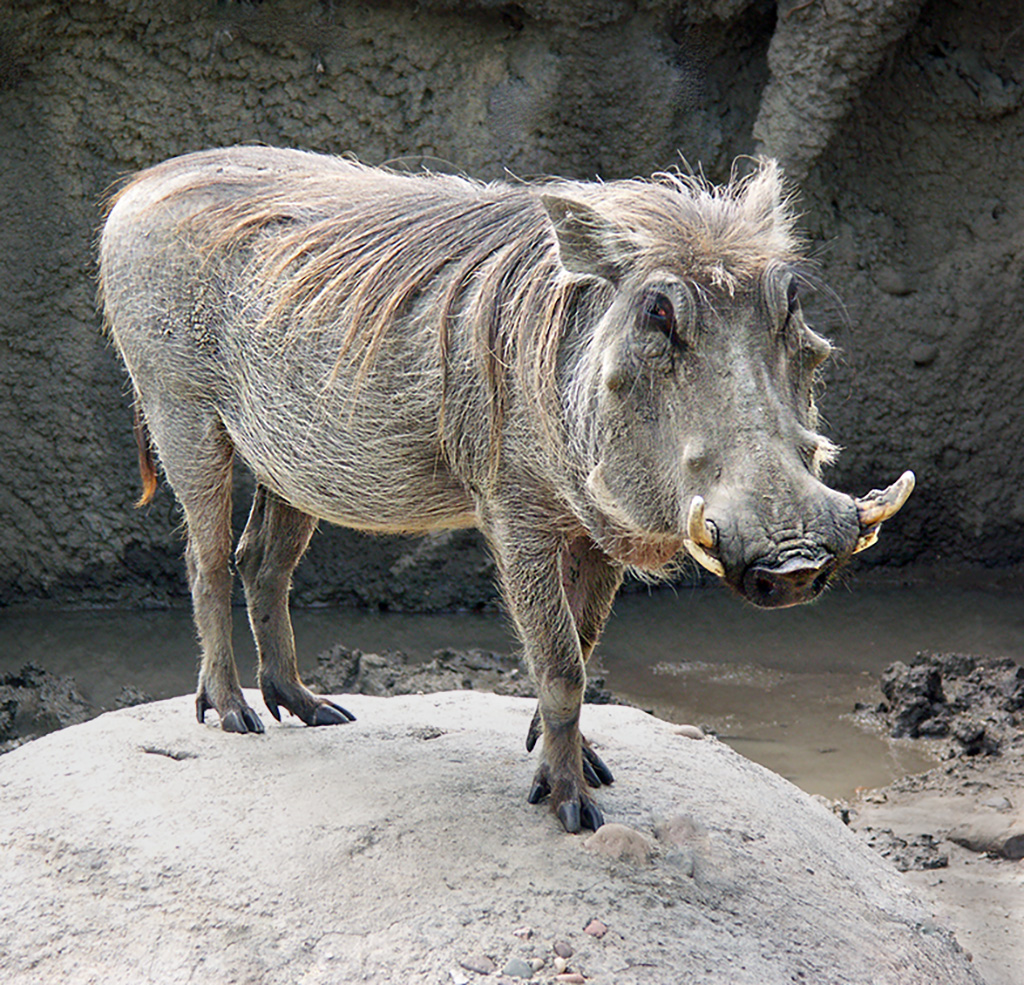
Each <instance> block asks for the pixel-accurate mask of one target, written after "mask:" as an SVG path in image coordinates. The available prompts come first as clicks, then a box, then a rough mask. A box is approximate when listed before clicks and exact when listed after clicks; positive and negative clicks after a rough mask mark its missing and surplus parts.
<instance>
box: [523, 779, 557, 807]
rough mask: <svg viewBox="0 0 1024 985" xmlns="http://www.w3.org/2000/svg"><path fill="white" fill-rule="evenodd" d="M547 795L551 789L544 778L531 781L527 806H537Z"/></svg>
mask: <svg viewBox="0 0 1024 985" xmlns="http://www.w3.org/2000/svg"><path fill="white" fill-rule="evenodd" d="M549 793H551V787H550V785H549V784H548V781H547V780H546V779H545V778H544V777H538V778H536V779H535V780H534V781H533V786H532V787H530V792H529V794H528V795H527V797H526V802H527V803H528V804H539V803H540V802H541V801H542V800H543V799H544V798H545V797H546V796H547V795H548V794H549Z"/></svg>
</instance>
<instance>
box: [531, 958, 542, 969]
mask: <svg viewBox="0 0 1024 985" xmlns="http://www.w3.org/2000/svg"><path fill="white" fill-rule="evenodd" d="M530 967H531V968H532V969H533V970H534V971H540V970H541V968H543V967H544V959H543V958H530Z"/></svg>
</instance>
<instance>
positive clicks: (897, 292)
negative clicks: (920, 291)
mask: <svg viewBox="0 0 1024 985" xmlns="http://www.w3.org/2000/svg"><path fill="white" fill-rule="evenodd" d="M875 283H876V284H877V285H878V289H879V290H881V291H885V293H886V294H892V295H893V296H894V297H897V298H903V297H906V296H907V295H908V294H913V293H914V291H915V290H917V288H915V287H914V285H913V284H912V283H911V282H910V280H909V279H908V278H907V277H906V276H905V275H904V274H901V273H900V272H899V271H898V270H893V269H892V268H891V267H885V268H883V269H882V270H879V271H878V272H877V273H876V274H875Z"/></svg>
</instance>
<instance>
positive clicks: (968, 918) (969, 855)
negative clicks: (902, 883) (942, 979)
mask: <svg viewBox="0 0 1024 985" xmlns="http://www.w3.org/2000/svg"><path fill="white" fill-rule="evenodd" d="M881 690H882V692H883V695H884V700H883V701H882V702H880V703H879V704H878V705H877V706H876V707H874V708H864V709H861V710H860V712H859V714H860V715H861V716H863V717H864V718H865V720H867V721H873V722H875V723H876V724H877V725H879V726H880V727H882V728H884V729H885V730H887V731H888V732H889V733H890V734H892V735H894V736H901V737H908V738H917V739H919V740H920V741H922V742H924V743H927V744H930V745H931V746H933V747H934V749H935V751H936V753H937V754H938V755H940V756H942V757H943V758H944V763H943V765H941V766H939V767H936V768H935V769H933V770H930V771H929V772H928V773H925V774H922V775H919V776H908V777H905V778H903V779H901V780H898V781H897V782H896V783H893V784H892V785H891V786H889V787H887V788H885V789H884V790H873V791H870V792H866V793H865V794H864V796H863V797H862V798H861V799H860V801H859V802H857V803H855V804H853V805H850V806H849V807H847V808H846V809H845V810H846V815H847V817H848V819H849V821H850V823H851V825H852V827H853V828H854V830H856V831H858V832H860V833H861V835H862V836H863V837H864V838H865V839H866V840H867V842H868V844H870V845H871V846H872V847H873V848H875V849H876V850H877V851H879V852H880V853H881V854H882V855H883V856H884V857H886V858H888V859H889V860H890V861H891V862H892V863H893V864H894V865H895V866H896V867H897V868H898V869H900V871H902V872H905V873H907V876H906V878H907V879H908V880H909V881H910V882H911V883H912V884H913V885H915V886H917V887H918V888H920V889H922V890H923V891H925V892H926V893H927V894H928V895H929V897H930V898H931V899H932V900H933V901H934V903H935V906H936V912H937V913H938V914H939V915H940V917H941V918H942V919H945V920H948V921H949V922H950V924H951V925H952V926H953V927H954V928H955V929H956V931H957V934H958V937H959V940H960V942H961V943H962V944H963V945H964V947H965V948H967V950H968V951H971V952H972V953H973V954H974V957H975V964H976V966H977V968H978V970H979V971H980V972H981V973H982V975H983V977H984V978H985V981H986V982H988V983H989V985H1017V983H1018V982H1020V980H1021V979H1020V970H1021V968H1024V943H1022V942H1021V938H1020V926H1021V922H1022V921H1024V861H1022V860H1024V795H1022V793H1021V791H1024V731H1022V729H1021V724H1022V714H1021V713H1022V710H1024V668H1022V667H1021V666H1020V665H1019V664H1017V663H1016V662H1015V661H1013V660H1009V659H990V658H983V657H975V656H971V655H968V654H958V653H941V654H939V653H921V654H918V656H917V657H916V659H914V660H913V661H912V662H911V663H910V664H909V665H908V664H904V663H902V662H898V663H895V664H893V665H891V666H890V667H888V668H887V669H886V671H885V673H884V674H883V675H882V679H881Z"/></svg>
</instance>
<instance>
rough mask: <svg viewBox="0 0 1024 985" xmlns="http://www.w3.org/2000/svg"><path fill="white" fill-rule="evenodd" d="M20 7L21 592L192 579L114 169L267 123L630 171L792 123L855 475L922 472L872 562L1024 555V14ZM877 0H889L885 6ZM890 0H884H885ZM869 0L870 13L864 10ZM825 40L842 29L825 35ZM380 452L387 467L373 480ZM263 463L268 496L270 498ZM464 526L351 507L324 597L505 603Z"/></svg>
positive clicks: (242, 483) (400, 157)
mask: <svg viewBox="0 0 1024 985" xmlns="http://www.w3.org/2000/svg"><path fill="white" fill-rule="evenodd" d="M8 7H9V14H8V16H7V17H6V18H5V19H4V23H3V25H2V26H0V169H2V173H3V175H4V184H3V187H4V191H3V207H4V222H3V223H2V224H0V293H2V295H3V297H4V299H5V303H4V306H3V310H2V311H0V353H2V356H0V358H2V361H3V365H4V374H3V378H2V379H0V459H2V461H3V463H4V477H3V482H2V484H0V523H2V525H3V529H4V531H5V534H4V537H3V543H2V544H0V604H3V603H4V602H10V601H17V600H20V599H25V598H52V599H59V600H64V601H71V602H110V601H112V600H119V601H122V602H160V601H163V600H166V599H167V598H169V597H175V596H181V595H184V594H185V589H184V576H183V571H184V565H183V564H182V563H181V561H180V554H181V550H182V543H181V540H180V534H179V532H178V530H179V524H180V516H179V514H178V511H177V509H176V507H175V506H174V504H173V501H172V499H171V497H170V495H169V493H168V491H167V490H166V489H162V490H161V491H160V493H158V499H157V501H156V503H155V504H154V505H153V506H152V507H151V508H150V509H148V510H146V511H134V510H132V508H131V504H132V501H133V500H134V498H135V496H136V494H137V478H136V476H135V466H134V458H135V456H134V449H133V445H132V437H131V429H130V421H131V414H130V408H129V400H128V396H127V393H126V388H125V381H124V378H123V375H122V371H121V370H120V368H119V367H118V365H117V362H116V360H115V357H114V355H113V353H112V352H111V351H110V350H109V349H108V347H107V345H106V343H105V341H104V340H103V338H102V335H101V333H100V331H99V324H98V319H97V316H96V312H95V306H94V262H93V243H94V237H95V232H96V229H97V227H98V224H99V222H100V218H101V205H100V203H101V201H102V199H103V196H104V192H105V190H107V189H108V188H109V187H110V185H111V183H112V182H114V181H115V180H116V179H118V178H119V177H120V176H123V175H125V174H127V173H130V172H132V171H134V170H137V169H139V168H141V167H144V166H146V165H150V164H153V163H154V162H156V161H159V160H161V159H163V158H166V157H169V156H171V155H174V154H177V153H181V152H184V151H189V150H196V149H199V148H202V147H208V146H211V145H223V144H232V143H238V142H244V141H262V142H266V143H271V144H278V145H291V146H298V147H304V148H310V149H316V150H322V151H328V152H338V153H349V152H350V153H354V154H356V155H358V156H359V157H360V158H361V159H363V160H365V161H367V162H368V163H371V164H379V163H384V162H391V163H393V164H395V165H397V166H405V167H418V166H420V165H421V164H423V163H427V164H429V165H431V166H433V167H441V168H444V167H455V168H458V169H461V170H464V171H466V172H468V173H470V174H473V175H475V176H478V177H481V178H496V177H500V176H502V175H503V174H505V173H506V170H508V171H511V172H512V173H514V174H516V175H520V176H531V175H535V174H540V173H547V172H554V173H559V174H564V175H567V176H574V177H586V178H589V177H593V176H594V175H600V176H601V177H604V178H614V177H620V176H631V175H635V174H650V173H651V172H652V171H655V170H657V169H659V168H664V167H667V166H671V165H672V164H674V163H677V162H678V154H680V153H681V154H682V155H684V156H685V158H686V159H687V160H688V161H689V162H691V164H692V165H693V166H697V165H700V166H702V167H703V169H704V171H705V172H706V173H707V174H708V176H709V177H711V178H712V179H714V180H722V179H724V178H725V177H726V176H727V174H728V172H729V168H730V166H731V163H732V161H733V159H734V158H736V157H737V155H742V154H749V153H754V152H757V151H765V152H767V153H770V154H774V155H776V156H778V157H780V158H781V159H782V160H783V161H784V162H785V163H786V164H787V166H788V167H789V168H790V169H791V170H792V171H793V173H794V174H795V175H797V176H799V177H800V178H801V184H802V193H801V194H802V199H801V208H802V210H803V212H804V214H805V225H806V227H807V228H808V230H809V233H810V236H811V241H810V250H811V252H812V254H814V255H815V256H816V257H817V258H818V260H819V262H820V270H819V273H820V276H821V279H822V281H823V282H824V283H825V284H828V285H829V286H830V288H831V289H833V290H834V291H835V297H838V298H841V299H842V301H843V305H840V304H838V303H837V302H836V301H834V300H832V299H833V295H831V294H830V293H828V292H822V293H821V294H820V296H819V297H818V298H817V299H813V298H812V299H809V302H808V305H807V310H808V313H809V315H810V317H811V319H812V321H813V322H814V323H815V325H816V327H818V328H819V329H821V330H822V331H823V332H825V334H829V335H831V336H833V337H834V339H835V340H836V342H837V343H838V345H839V347H840V349H841V357H840V359H839V361H838V362H837V363H836V364H835V365H834V366H833V367H832V369H831V370H830V371H829V378H828V380H827V388H826V391H825V393H824V395H823V397H822V399H821V401H820V404H821V408H822V411H823V414H824V417H825V420H826V421H827V422H828V424H829V426H830V429H831V432H832V434H833V436H834V437H835V438H836V439H837V440H838V441H839V442H840V443H841V444H842V445H844V446H845V448H846V451H845V452H844V455H843V457H842V459H841V460H840V463H839V465H838V466H837V468H836V470H835V472H833V473H832V474H831V476H830V481H831V482H832V484H833V485H835V486H837V487H839V488H848V489H850V490H851V491H853V492H855V493H863V492H865V491H866V490H867V489H869V488H871V487H872V486H876V485H880V484H884V483H885V482H888V481H891V480H892V479H893V478H895V476H897V475H898V474H899V473H900V472H901V471H902V470H903V469H904V468H908V467H909V468H913V469H914V470H915V471H916V472H917V475H918V480H919V481H918V490H917V492H916V493H915V494H914V498H913V499H912V501H911V503H910V504H908V507H907V508H906V509H905V510H904V512H903V513H902V514H901V516H900V517H899V519H898V521H894V523H893V524H892V525H891V529H890V530H887V531H886V536H885V537H883V538H882V541H881V542H880V544H879V545H878V546H877V547H875V548H873V549H872V551H871V552H869V553H868V554H866V555H864V560H863V561H861V560H859V559H858V562H857V563H858V564H871V565H877V564H895V565H903V564H909V563H912V562H913V563H920V564H926V565H933V566H934V565H940V566H944V567H945V568H947V569H948V568H949V567H951V566H960V565H968V566H970V565H975V566H989V567H991V566H997V567H1003V568H1007V567H1013V566H1016V567H1017V569H1019V568H1020V566H1021V564H1022V562H1024V522H1022V521H1024V494H1022V492H1021V490H1022V489H1024V473H1022V471H1021V470H1022V469H1024V459H1022V458H1021V456H1019V455H1017V454H1014V453H1013V452H1012V450H1013V449H1017V448H1020V447H1022V446H1024V418H1022V417H1021V415H1020V414H1018V413H1016V412H1015V408H1017V407H1019V406H1021V405H1022V404H1024V376H1022V374H1020V373H1019V371H1018V368H1019V366H1020V363H1021V360H1022V357H1024V351H1022V346H1024V341H1022V338H1024V337H1022V335H1021V333H1020V331H1019V312H1020V311H1021V310H1024V267H1022V265H1024V239H1022V237H1024V231H1022V230H1024V227H1022V226H1021V224H1020V222H1019V221H1017V218H1016V217H1018V216H1019V215H1020V214H1021V213H1022V212H1024V185H1022V184H1021V182H1020V180H1019V168H1020V160H1021V159H1022V157H1024V126H1022V125H1021V123H1022V114H1024V110H1022V105H1024V30H1022V29H1021V15H1020V10H1019V5H1018V4H1017V3H1015V2H1013V0H999V2H997V3H993V4H989V5H987V6H986V14H985V17H984V18H981V17H978V16H977V15H976V12H975V11H974V10H973V9H972V8H971V7H970V6H969V5H963V4H960V3H957V2H955V0H935V2H931V3H926V4H921V3H919V2H917V0H897V2H894V3H888V4H885V5H875V6H871V5H867V6H865V5H859V6H858V7H857V8H856V16H855V17H854V18H853V19H852V20H851V19H850V18H848V17H847V16H846V15H845V14H844V13H843V8H842V5H839V6H838V7H836V6H835V5H830V4H827V3H823V2H820V0H815V2H812V3H801V2H796V3H781V4H778V5H775V4H772V3H761V2H751V0H708V2H702V3H689V4H682V3H673V2H670V0H649V2H645V3H642V4H635V3H626V2H617V0H605V2H602V3H597V4H583V3H579V2H573V0H561V2H559V0H549V2H541V0H538V2H524V3H520V4H505V3H497V2H490V0H479V2H477V3H473V4H455V3H451V2H443V0H435V2H424V3H416V4H414V3H411V2H410V3H407V2H399V0H394V2H391V3H385V4H372V5H367V4H360V3H356V2H355V0H351V2H348V0H341V2H335V3H330V4H328V3H320V2H316V0H282V2H280V3H274V4H247V3H240V4H233V3H214V2H213V0H172V2H168V3H164V4H160V5H152V4H140V3H137V2H134V0H115V2H112V3H106V4H94V3H83V4H75V5H68V4H38V3H34V2H30V0H14V2H13V3H12V4H9V5H8ZM868 7H870V10H869V9H868ZM883 8H884V9H883ZM851 16H852V15H851ZM823 46H824V47H823ZM368 481H372V477H368ZM247 497H248V489H247V488H246V479H245V478H244V477H240V478H239V489H238V516H237V520H238V523H239V526H240V525H241V523H242V521H243V520H244V515H245V511H246V509H247V506H248V501H247ZM493 585H494V571H493V567H492V566H491V564H490V562H489V561H488V560H487V559H486V557H485V556H484V554H483V552H482V550H481V546H480V543H479V540H478V539H477V538H476V537H475V535H473V534H471V533H466V532H460V533H454V534H444V535H439V536H437V537H434V538H428V539H427V540H425V541H418V542H408V541H404V540H401V539H394V538H382V539H376V540H367V539H366V538H363V537H361V536H359V535H357V534H353V533H350V532H346V531H338V530H330V531H323V532H322V533H321V534H320V535H318V537H316V538H315V539H314V543H313V547H312V549H311V551H310V555H309V557H308V558H307V559H306V561H305V562H304V563H303V565H302V566H300V568H299V571H298V575H297V581H296V591H297V595H298V596H299V598H300V599H301V600H303V601H305V602H307V603H314V602H318V601H326V600H338V601H342V602H345V603H350V604H357V605H364V606H370V607H382V608H392V609H445V608H480V607H484V606H487V605H490V604H492V603H493V600H494V597H495V592H494V587H493Z"/></svg>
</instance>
